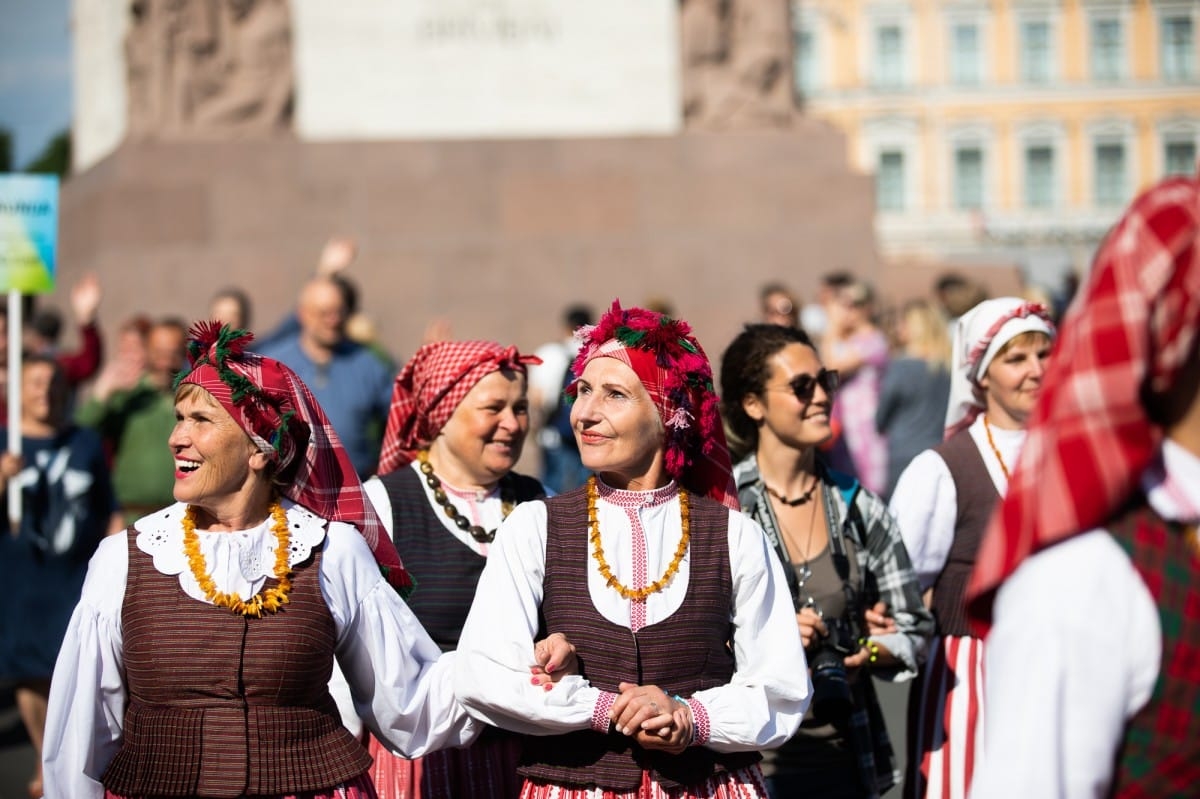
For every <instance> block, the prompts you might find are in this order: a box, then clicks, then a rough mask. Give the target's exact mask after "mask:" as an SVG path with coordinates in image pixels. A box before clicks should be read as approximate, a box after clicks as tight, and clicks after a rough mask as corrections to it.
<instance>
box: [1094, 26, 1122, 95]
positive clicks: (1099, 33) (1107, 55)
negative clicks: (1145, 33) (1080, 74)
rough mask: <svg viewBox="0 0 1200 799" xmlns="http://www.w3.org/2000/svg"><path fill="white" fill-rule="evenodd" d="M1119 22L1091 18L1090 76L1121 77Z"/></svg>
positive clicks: (1101, 78) (1111, 78) (1097, 78)
mask: <svg viewBox="0 0 1200 799" xmlns="http://www.w3.org/2000/svg"><path fill="white" fill-rule="evenodd" d="M1122 55H1123V53H1122V43H1121V22H1120V20H1116V19H1093V20H1092V77H1093V78H1095V79H1096V80H1105V81H1110V80H1117V79H1119V78H1120V77H1121V60H1122Z"/></svg>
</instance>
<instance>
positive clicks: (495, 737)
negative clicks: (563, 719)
mask: <svg viewBox="0 0 1200 799" xmlns="http://www.w3.org/2000/svg"><path fill="white" fill-rule="evenodd" d="M367 748H368V750H369V751H370V753H371V757H373V758H375V763H374V765H372V766H371V770H370V772H369V773H370V775H371V777H372V779H374V781H375V790H376V791H378V792H379V799H457V798H460V797H461V798H462V799H465V798H466V797H480V799H488V798H489V797H494V799H516V797H517V794H518V793H520V791H521V782H522V780H521V778H520V777H519V776H517V761H518V760H519V759H520V757H521V738H520V736H518V735H513V734H511V733H506V732H503V731H501V730H496V729H493V728H488V729H486V730H484V732H483V735H482V736H480V738H479V740H477V741H476V742H475V743H473V744H471V745H470V746H468V747H466V748H465V749H442V750H440V751H437V752H432V753H430V754H428V755H426V756H425V757H419V758H414V759H412V760H410V759H408V758H403V757H400V756H398V755H393V754H392V753H391V752H389V751H388V750H387V749H385V748H384V746H383V744H381V743H379V741H378V740H376V739H375V736H373V735H372V736H371V739H370V742H369V744H368V747H367Z"/></svg>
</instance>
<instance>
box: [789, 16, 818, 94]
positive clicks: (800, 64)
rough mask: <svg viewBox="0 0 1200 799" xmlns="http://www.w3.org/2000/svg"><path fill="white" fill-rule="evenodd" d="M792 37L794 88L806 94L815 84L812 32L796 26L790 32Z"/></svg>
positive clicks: (815, 58)
mask: <svg viewBox="0 0 1200 799" xmlns="http://www.w3.org/2000/svg"><path fill="white" fill-rule="evenodd" d="M792 37H793V42H794V44H795V48H796V60H795V72H796V74H795V81H796V90H797V91H798V92H800V93H801V94H808V93H810V92H812V90H813V89H815V88H816V86H817V82H816V68H817V57H816V55H817V54H816V49H815V42H814V41H813V32H812V31H811V30H809V29H808V28H797V29H796V30H795V31H793V32H792Z"/></svg>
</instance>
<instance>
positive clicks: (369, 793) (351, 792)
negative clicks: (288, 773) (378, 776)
mask: <svg viewBox="0 0 1200 799" xmlns="http://www.w3.org/2000/svg"><path fill="white" fill-rule="evenodd" d="M104 799H159V797H156V796H119V795H117V794H115V793H113V792H112V791H105V792H104ZM163 799H166V797H163ZM245 799H378V795H377V794H376V793H375V786H374V785H373V784H372V783H371V778H370V776H368V775H367V774H359V775H358V776H357V777H355V778H354V779H352V780H350V781H349V782H345V783H342V784H341V785H339V786H337V787H336V788H326V789H324V790H321V791H309V792H307V793H291V794H286V795H283V796H278V797H274V796H273V797H257V796H256V797H245Z"/></svg>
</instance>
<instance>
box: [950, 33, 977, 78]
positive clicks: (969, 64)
mask: <svg viewBox="0 0 1200 799" xmlns="http://www.w3.org/2000/svg"><path fill="white" fill-rule="evenodd" d="M950 36H951V42H950V46H951V50H950V81H951V82H952V83H955V84H957V85H959V86H973V85H975V84H977V83H979V78H980V75H979V26H978V25H975V24H974V23H960V24H957V25H955V26H954V27H953V28H952V29H951V32H950Z"/></svg>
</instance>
